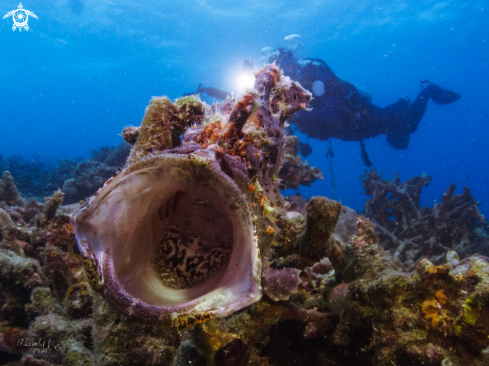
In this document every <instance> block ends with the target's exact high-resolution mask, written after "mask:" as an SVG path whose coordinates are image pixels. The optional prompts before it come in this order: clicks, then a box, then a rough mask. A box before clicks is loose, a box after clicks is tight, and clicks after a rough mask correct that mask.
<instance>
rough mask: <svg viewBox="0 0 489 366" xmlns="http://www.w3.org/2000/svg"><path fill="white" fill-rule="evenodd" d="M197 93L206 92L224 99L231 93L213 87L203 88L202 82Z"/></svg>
mask: <svg viewBox="0 0 489 366" xmlns="http://www.w3.org/2000/svg"><path fill="white" fill-rule="evenodd" d="M197 93H206V94H207V95H208V96H210V97H214V98H217V99H221V100H224V99H226V97H227V96H228V95H231V94H230V93H228V92H225V91H223V90H220V89H217V88H213V87H205V88H203V87H202V84H199V87H198V88H197Z"/></svg>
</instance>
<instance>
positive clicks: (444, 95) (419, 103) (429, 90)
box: [406, 80, 461, 133]
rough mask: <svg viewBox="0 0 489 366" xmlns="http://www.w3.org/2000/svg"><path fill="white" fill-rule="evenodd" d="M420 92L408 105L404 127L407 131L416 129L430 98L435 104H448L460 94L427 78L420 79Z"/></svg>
mask: <svg viewBox="0 0 489 366" xmlns="http://www.w3.org/2000/svg"><path fill="white" fill-rule="evenodd" d="M421 88H422V89H423V90H421V92H420V93H419V94H418V96H417V97H416V99H415V100H414V102H412V103H411V105H410V106H409V115H408V118H407V124H406V128H407V130H408V131H409V133H413V132H414V131H416V130H417V128H418V125H419V122H420V121H421V118H423V116H424V113H425V111H426V107H427V105H428V101H429V100H430V99H432V100H433V102H435V103H436V104H440V105H443V104H450V103H454V102H456V101H457V100H459V99H460V98H461V95H460V94H458V93H455V92H453V91H450V90H446V89H442V88H440V87H439V86H438V85H436V84H433V83H431V82H429V81H428V80H423V81H421Z"/></svg>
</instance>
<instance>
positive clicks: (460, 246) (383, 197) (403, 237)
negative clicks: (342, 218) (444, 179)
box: [361, 169, 489, 268]
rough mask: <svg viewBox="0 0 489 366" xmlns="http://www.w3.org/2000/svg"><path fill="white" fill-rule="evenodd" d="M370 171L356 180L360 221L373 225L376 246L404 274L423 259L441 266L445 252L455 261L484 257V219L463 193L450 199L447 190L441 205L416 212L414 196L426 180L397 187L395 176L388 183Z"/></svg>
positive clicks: (487, 242)
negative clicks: (361, 195) (361, 194)
mask: <svg viewBox="0 0 489 366" xmlns="http://www.w3.org/2000/svg"><path fill="white" fill-rule="evenodd" d="M381 177H382V174H377V172H376V170H375V169H374V170H372V171H371V172H366V173H365V175H364V176H362V177H361V179H362V182H363V188H364V189H365V194H367V195H369V196H372V197H371V198H370V199H368V200H367V202H366V203H365V216H367V217H368V218H370V219H371V220H372V222H373V223H374V224H375V227H376V233H377V235H378V236H379V239H380V244H381V245H382V247H383V248H384V249H386V250H389V251H390V252H391V253H392V255H393V257H394V259H399V260H400V261H402V262H403V263H404V264H405V266H406V268H412V267H413V266H414V263H415V262H416V261H417V260H418V259H420V258H422V257H426V258H428V259H429V260H430V261H432V262H433V263H435V264H440V263H442V262H445V258H446V256H447V253H448V252H449V251H455V252H456V253H457V254H458V256H459V257H460V258H465V257H467V256H470V255H471V254H475V253H478V254H482V255H489V235H488V234H489V232H488V231H487V228H488V226H487V219H486V218H485V217H484V216H483V215H482V214H481V213H480V211H479V208H478V206H479V204H478V202H477V201H476V200H475V199H474V198H473V197H472V195H471V194H470V191H469V189H468V188H467V187H465V188H464V191H463V193H462V194H460V195H454V192H455V185H453V184H452V185H450V187H449V188H448V189H447V191H446V192H445V194H444V195H443V197H442V198H441V203H438V204H435V205H434V206H433V208H432V209H431V208H429V207H420V195H421V190H422V188H423V187H424V186H427V185H428V184H429V182H430V180H431V177H428V176H420V177H414V178H412V179H410V180H408V181H406V182H402V183H401V182H400V179H399V176H398V175H397V173H396V176H395V178H394V179H393V180H392V181H386V180H383V179H381Z"/></svg>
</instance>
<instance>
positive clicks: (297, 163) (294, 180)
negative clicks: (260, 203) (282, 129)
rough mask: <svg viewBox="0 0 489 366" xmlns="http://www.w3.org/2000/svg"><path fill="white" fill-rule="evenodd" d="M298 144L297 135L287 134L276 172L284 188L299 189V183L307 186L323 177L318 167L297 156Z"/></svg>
mask: <svg viewBox="0 0 489 366" xmlns="http://www.w3.org/2000/svg"><path fill="white" fill-rule="evenodd" d="M299 144H300V141H299V139H298V138H297V136H287V138H286V140H285V145H284V150H283V152H282V163H281V166H280V170H279V173H278V176H279V178H280V179H281V181H282V185H283V186H284V188H293V189H299V185H304V186H309V185H310V184H311V183H313V182H315V181H316V180H318V179H321V180H322V179H324V177H323V173H322V172H321V171H320V170H319V169H318V168H316V167H314V166H313V167H310V166H309V164H308V163H307V162H305V163H303V162H302V158H301V157H300V156H298V153H299Z"/></svg>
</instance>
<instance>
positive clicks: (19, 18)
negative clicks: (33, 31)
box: [3, 3, 37, 32]
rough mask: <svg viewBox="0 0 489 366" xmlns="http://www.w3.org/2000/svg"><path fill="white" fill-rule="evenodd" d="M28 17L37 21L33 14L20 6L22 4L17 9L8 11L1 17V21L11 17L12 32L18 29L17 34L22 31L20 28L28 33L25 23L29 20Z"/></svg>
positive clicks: (27, 26)
mask: <svg viewBox="0 0 489 366" xmlns="http://www.w3.org/2000/svg"><path fill="white" fill-rule="evenodd" d="M29 15H30V16H31V17H34V18H36V19H37V15H36V14H34V13H33V12H32V11H29V10H25V9H24V7H23V6H22V3H20V4H19V8H18V9H15V10H12V11H9V12H8V13H7V14H5V15H4V16H3V19H5V18H7V17H9V16H12V19H13V20H14V25H12V30H13V31H14V30H16V29H17V28H19V32H20V31H22V28H24V29H25V30H26V31H28V30H29V25H28V24H27V21H28V20H29Z"/></svg>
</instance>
